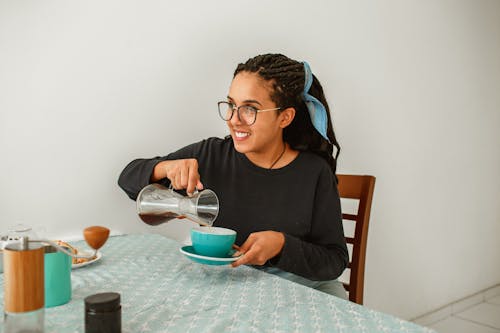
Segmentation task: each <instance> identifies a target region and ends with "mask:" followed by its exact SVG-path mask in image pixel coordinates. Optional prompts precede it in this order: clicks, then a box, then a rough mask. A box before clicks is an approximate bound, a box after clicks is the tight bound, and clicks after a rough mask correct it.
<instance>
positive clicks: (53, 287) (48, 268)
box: [44, 246, 72, 308]
mask: <svg viewBox="0 0 500 333" xmlns="http://www.w3.org/2000/svg"><path fill="white" fill-rule="evenodd" d="M44 261H45V263H44V266H45V267H44V269H45V307H46V308H50V307H53V306H58V305H62V304H66V303H68V302H69V301H70V299H71V264H72V259H71V257H70V256H68V255H67V254H65V253H63V252H59V251H57V249H56V248H55V247H53V246H46V247H45V256H44Z"/></svg>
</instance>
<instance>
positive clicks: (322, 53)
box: [0, 0, 500, 319]
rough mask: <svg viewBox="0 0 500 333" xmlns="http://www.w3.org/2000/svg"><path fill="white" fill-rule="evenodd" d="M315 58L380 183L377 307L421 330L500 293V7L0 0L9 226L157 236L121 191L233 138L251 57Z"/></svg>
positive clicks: (353, 163) (375, 233)
mask: <svg viewBox="0 0 500 333" xmlns="http://www.w3.org/2000/svg"><path fill="white" fill-rule="evenodd" d="M267 52H281V53H284V54H286V55H288V56H290V57H292V58H294V59H297V60H307V61H308V62H309V63H310V64H311V66H312V70H313V72H314V73H315V74H316V75H317V76H318V78H319V79H320V81H321V82H322V84H323V86H324V88H325V92H326V96H327V98H328V100H329V103H330V104H331V107H332V110H333V118H334V127H335V130H336V133H337V135H338V139H339V141H340V143H341V145H342V153H341V157H340V160H339V171H340V172H341V173H362V174H363V173H364V174H373V175H375V176H376V177H377V183H376V188H375V197H374V201H373V210H372V218H371V225H370V232H369V240H368V254H367V272H366V284H365V304H366V305H367V306H369V307H372V308H375V309H378V310H381V311H385V312H388V313H391V314H394V315H397V316H400V317H403V318H407V319H409V318H413V317H416V316H418V315H420V314H423V313H426V312H428V311H431V310H433V309H436V308H438V307H440V306H443V305H445V304H447V303H449V302H452V301H455V300H457V299H460V298H462V297H464V296H467V295H469V294H472V293H474V292H476V291H479V290H481V289H484V288H487V287H489V286H492V285H494V284H497V283H499V282H500V199H499V198H500V172H499V171H500V131H499V125H500V93H499V92H500V1H495V0H490V1H486V0H481V1H472V0H470V1H466V0H462V1H458V0H450V1H445V0H436V1H389V0H387V1H369V2H368V1H367V2H363V1H362V2H359V1H356V2H354V1H350V2H347V1H319V0H316V1H263V0H253V1H234V0H232V1H229V0H227V1H201V0H200V1H194V0H189V1H182V2H180V1H165V0H164V1H117V0H112V1H110V0H108V1H62V0H60V1H25V0H11V1H7V0H0V158H1V160H0V188H1V191H0V223H1V227H0V229H2V230H5V229H6V228H7V227H8V226H9V225H12V224H15V223H18V222H22V223H25V224H28V225H31V226H33V227H35V228H39V229H45V232H44V235H47V236H48V237H51V238H71V237H80V235H81V230H82V229H83V228H84V227H86V226H89V225H95V224H97V225H105V226H108V227H109V228H111V229H112V231H113V233H123V232H161V233H164V234H167V235H170V236H171V237H173V238H177V239H182V237H183V235H184V232H185V231H186V224H185V223H184V222H181V221H177V222H172V223H171V224H170V225H167V226H164V227H159V228H152V227H147V226H145V225H143V224H142V223H141V222H140V221H139V220H138V218H137V217H136V215H135V206H134V202H133V201H131V200H129V199H128V198H127V197H126V195H125V194H124V193H123V192H122V191H121V190H120V189H119V188H118V186H117V184H116V181H117V178H118V175H119V173H120V172H121V170H122V169H123V167H125V165H126V164H127V163H128V162H129V161H130V160H132V159H134V158H137V157H153V156H156V155H164V154H166V153H168V152H170V151H172V150H174V149H177V148H180V147H182V146H184V145H186V144H189V143H191V142H194V141H198V140H200V139H203V138H206V137H209V136H224V135H225V134H226V133H227V130H226V128H225V124H224V123H223V122H222V121H221V120H219V118H218V116H217V114H216V107H215V105H216V104H215V103H216V101H218V100H220V99H223V98H224V97H225V96H226V94H227V89H228V87H229V84H230V80H231V78H232V72H233V71H234V69H235V67H236V65H237V63H239V62H242V61H245V60H246V59H247V58H249V57H251V56H254V55H257V54H260V53H267Z"/></svg>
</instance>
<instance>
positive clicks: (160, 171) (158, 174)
mask: <svg viewBox="0 0 500 333" xmlns="http://www.w3.org/2000/svg"><path fill="white" fill-rule="evenodd" d="M168 162H170V161H161V162H159V163H158V164H156V165H155V167H154V168H153V172H152V173H151V177H150V181H151V182H152V183H155V182H157V181H159V180H161V179H164V178H167V164H168Z"/></svg>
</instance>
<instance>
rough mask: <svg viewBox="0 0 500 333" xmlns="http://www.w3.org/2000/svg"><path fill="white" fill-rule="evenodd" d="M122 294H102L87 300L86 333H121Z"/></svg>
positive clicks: (89, 297)
mask: <svg viewBox="0 0 500 333" xmlns="http://www.w3.org/2000/svg"><path fill="white" fill-rule="evenodd" d="M121 331H122V306H121V305H120V294H118V293H112V292H110V293H101V294H95V295H91V296H88V297H86V298H85V333H121Z"/></svg>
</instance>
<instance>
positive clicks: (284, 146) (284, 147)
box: [269, 143, 286, 170]
mask: <svg viewBox="0 0 500 333" xmlns="http://www.w3.org/2000/svg"><path fill="white" fill-rule="evenodd" d="M285 150H286V143H285V144H284V145H283V151H282V152H281V154H280V156H278V158H277V159H276V160H275V161H274V162H273V164H271V166H270V167H269V170H271V169H272V168H273V166H274V165H275V164H276V163H278V161H279V160H280V159H281V158H282V157H283V154H285Z"/></svg>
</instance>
